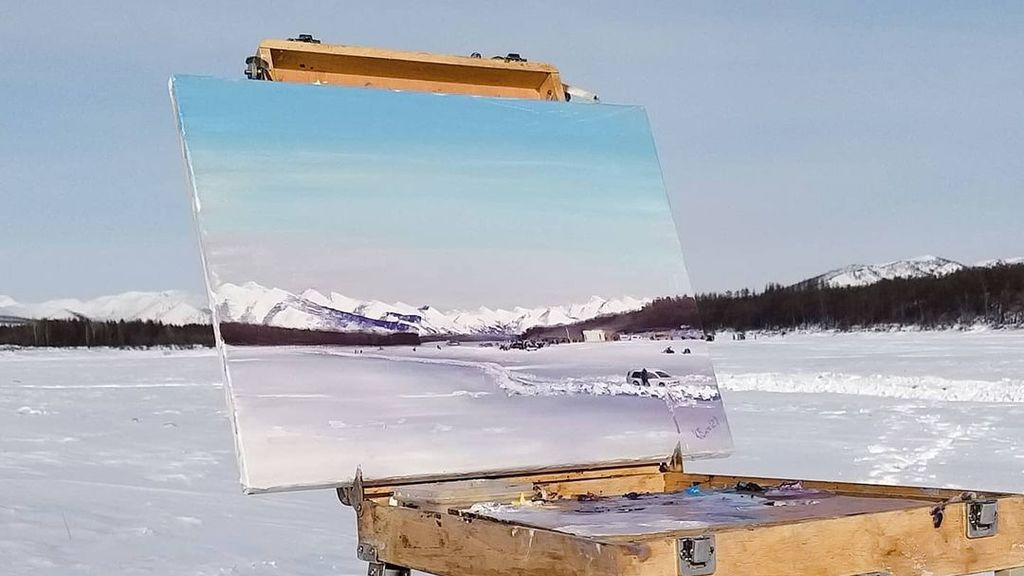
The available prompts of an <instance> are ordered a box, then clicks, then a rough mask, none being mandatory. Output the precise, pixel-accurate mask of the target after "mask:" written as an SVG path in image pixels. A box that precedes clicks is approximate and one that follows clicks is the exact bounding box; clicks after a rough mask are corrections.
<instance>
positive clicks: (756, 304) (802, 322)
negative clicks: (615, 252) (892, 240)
mask: <svg viewBox="0 0 1024 576" xmlns="http://www.w3.org/2000/svg"><path fill="white" fill-rule="evenodd" d="M697 302H698V306H699V308H700V312H701V318H702V319H703V326H704V329H705V330H712V331H713V330H721V329H733V330H787V329H796V328H825V329H836V330H848V329H853V328H868V327H872V326H879V325H903V326H920V327H922V328H945V327H953V326H961V325H966V324H977V323H982V324H987V325H990V326H997V327H998V326H1024V265H1016V266H998V267H993V268H966V269H964V270H961V271H959V272H956V273H954V274H950V275H948V276H943V277H940V278H931V277H929V278H912V279H911V278H908V279H898V280H884V281H882V282H878V283H876V284H871V285H869V286H859V287H850V288H822V287H817V286H808V285H806V284H802V285H796V286H789V287H783V286H768V287H767V288H765V290H764V291H763V292H751V291H748V290H743V291H740V292H735V293H733V292H726V293H725V294H717V293H712V294H703V295H700V296H698V298H697Z"/></svg>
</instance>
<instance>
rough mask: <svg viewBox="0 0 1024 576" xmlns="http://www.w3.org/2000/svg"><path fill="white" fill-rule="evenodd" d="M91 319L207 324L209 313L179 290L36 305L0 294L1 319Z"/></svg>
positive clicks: (193, 297)
mask: <svg viewBox="0 0 1024 576" xmlns="http://www.w3.org/2000/svg"><path fill="white" fill-rule="evenodd" d="M4 317H6V318H12V319H13V318H23V319H39V318H50V319H55V320H56V319H67V320H70V319H74V318H88V319H91V320H100V321H107V320H114V321H116V320H153V321H155V322H163V323H164V324H175V325H184V324H199V323H209V321H210V313H209V310H208V309H207V308H206V300H205V299H204V298H202V297H201V296H196V295H194V294H188V293H186V292H179V291H174V290H172V291H167V292H125V293H123V294H115V295H113V296H102V297H100V298H95V299H93V300H84V301H83V300H78V299H76V298H62V299H59V300H49V301H46V302H42V303H39V304H21V303H18V302H16V301H15V300H14V299H13V298H11V297H9V296H2V295H0V318H4Z"/></svg>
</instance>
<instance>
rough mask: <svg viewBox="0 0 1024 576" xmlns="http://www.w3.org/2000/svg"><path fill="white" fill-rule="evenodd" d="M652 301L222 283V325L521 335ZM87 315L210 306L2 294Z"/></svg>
mask: <svg viewBox="0 0 1024 576" xmlns="http://www.w3.org/2000/svg"><path fill="white" fill-rule="evenodd" d="M647 302H648V300H644V299H639V298H631V297H628V296H627V297H621V298H613V299H606V298H602V297H599V296H593V297H591V298H590V300H588V301H587V302H585V303H581V304H570V305H564V306H545V307H538V308H523V307H515V308H512V309H511V310H506V309H501V308H498V309H492V308H488V307H486V306H481V307H479V308H476V309H473V310H449V311H442V310H438V309H437V308H434V307H432V306H413V305H411V304H406V303H404V302H397V303H394V304H387V303H385V302H381V301H379V300H369V301H363V300H358V299H355V298H350V297H348V296H345V295H343V294H339V293H337V292H331V293H330V294H323V293H321V292H319V291H317V290H312V289H310V290H306V291H304V292H302V293H301V294H294V293H292V292H288V291H287V290H282V289H280V288H267V287H265V286H261V285H260V284H257V283H255V282H247V283H245V284H242V285H236V284H230V283H228V284H223V285H221V286H220V288H219V289H218V291H217V296H216V311H217V316H218V318H219V320H220V321H221V322H234V323H240V324H258V325H265V326H274V327H277V328H298V329H305V330H324V331H340V332H352V331H359V332H381V333H388V332H411V333H415V334H419V335H435V334H457V335H499V334H520V333H522V332H524V331H526V330H527V329H529V328H533V327H537V326H554V325H558V324H569V323H573V322H579V321H583V320H589V319H591V318H595V317H597V316H602V315H607V314H618V313H621V312H628V311H632V310H638V309H640V308H642V307H643V306H644V304H646V303H647ZM3 317H7V318H26V319H32V318H76V317H78V318H89V319H93V320H122V319H124V320H154V321H160V322H163V323H166V324H189V323H208V322H209V321H210V311H209V309H207V308H204V307H203V306H202V305H201V304H200V302H199V301H198V299H196V298H195V297H192V296H190V295H187V294H184V293H181V292H155V293H154V292H127V293H125V294H119V295H115V296H105V297H102V298H97V299H95V300H88V301H84V302H83V301H81V300H74V299H65V300H51V301H49V302H44V303H41V304H19V303H17V302H15V301H14V300H13V299H12V298H9V297H7V296H0V318H3Z"/></svg>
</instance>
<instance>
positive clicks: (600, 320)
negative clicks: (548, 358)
mask: <svg viewBox="0 0 1024 576" xmlns="http://www.w3.org/2000/svg"><path fill="white" fill-rule="evenodd" d="M681 326H693V327H698V326H700V317H699V315H698V314H697V303H696V302H695V301H694V299H693V298H690V297H686V296H681V297H675V298H657V299H655V300H654V301H652V302H651V303H649V304H647V305H646V306H644V307H643V308H641V309H639V310H634V311H632V312H624V313H622V314H610V315H606V316H598V317H597V318H591V319H590V320H584V321H583V322H576V323H575V324H567V325H560V326H537V327H535V328H530V329H529V330H527V331H526V333H525V334H523V336H522V337H523V338H525V339H528V340H543V339H548V338H569V339H572V340H580V339H582V336H583V331H584V330H595V329H599V330H606V331H609V332H616V333H637V332H649V331H657V330H675V329H677V328H679V327H681Z"/></svg>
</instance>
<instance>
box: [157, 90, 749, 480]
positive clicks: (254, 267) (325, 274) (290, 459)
mask: <svg viewBox="0 0 1024 576" xmlns="http://www.w3.org/2000/svg"><path fill="white" fill-rule="evenodd" d="M171 90H172V97H173V100H174V103H175V107H176V110H177V113H178V118H179V127H180V131H181V134H182V141H183V147H184V150H185V155H186V160H187V165H188V170H189V176H190V181H191V186H192V194H193V208H194V210H195V213H196V222H197V226H198V230H199V236H200V243H201V248H202V254H203V262H204V266H205V270H206V277H207V281H208V287H209V293H210V299H211V307H212V309H213V311H214V321H215V326H216V333H217V341H218V345H219V348H220V351H221V354H222V357H223V360H224V365H225V373H226V379H227V383H228V396H229V402H230V408H231V414H232V419H233V423H234V430H235V435H236V443H237V448H238V452H239V461H240V465H241V470H242V483H243V485H244V487H245V488H246V490H247V491H250V492H262V491H273V490H288V489H299V488H316V487H332V486H338V485H344V484H347V483H350V482H351V481H352V480H353V478H354V474H355V471H356V468H357V467H359V468H361V470H362V472H363V474H364V477H365V478H367V479H372V480H383V479H389V480H390V479H409V478H426V477H451V476H456V475H469V476H472V475H477V474H481V473H487V472H490V473H494V472H504V471H509V472H511V471H534V470H548V469H568V468H576V467H582V466H588V465H593V464H596V463H626V462H640V461H659V460H663V459H665V458H667V457H668V456H669V455H670V454H671V453H672V451H673V450H674V448H675V447H676V446H677V445H679V446H680V447H681V449H682V452H683V453H684V454H685V455H686V456H688V457H691V458H699V457H713V456H721V455H724V454H726V453H728V452H729V450H731V447H732V440H731V435H730V433H729V427H728V422H727V420H726V417H725V412H724V410H723V407H722V401H721V397H720V395H719V393H718V386H717V382H716V380H715V375H714V371H713V369H712V366H711V363H710V361H709V359H708V355H707V350H706V349H705V346H704V343H703V341H702V340H701V339H700V338H701V336H702V334H701V332H700V331H699V329H698V328H696V327H699V326H700V322H699V320H698V317H697V313H696V306H695V303H694V300H693V297H692V293H693V291H692V289H691V287H690V283H689V280H688V277H687V275H686V270H685V268H684V267H683V262H682V257H681V252H680V248H679V243H678V239H677V234H676V230H675V227H674V225H673V222H672V218H671V213H670V211H669V207H668V202H667V198H666V193H665V190H664V186H663V184H662V181H661V174H660V169H659V166H658V161H657V156H656V154H655V150H654V147H653V140H652V138H651V134H650V129H649V127H648V124H647V119H646V116H645V114H644V112H643V110H642V109H641V108H637V107H632V106H610V105H588V106H583V105H573V104H568V103H555V102H540V101H517V100H501V99H489V98H474V97H466V96H439V95H434V94H418V93H399V92H390V91H383V90H371V89H357V88H339V87H328V86H306V85H294V84H282V83H274V82H248V81H227V80H216V79H211V78H197V77H178V78H175V79H174V80H172V83H171Z"/></svg>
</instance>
